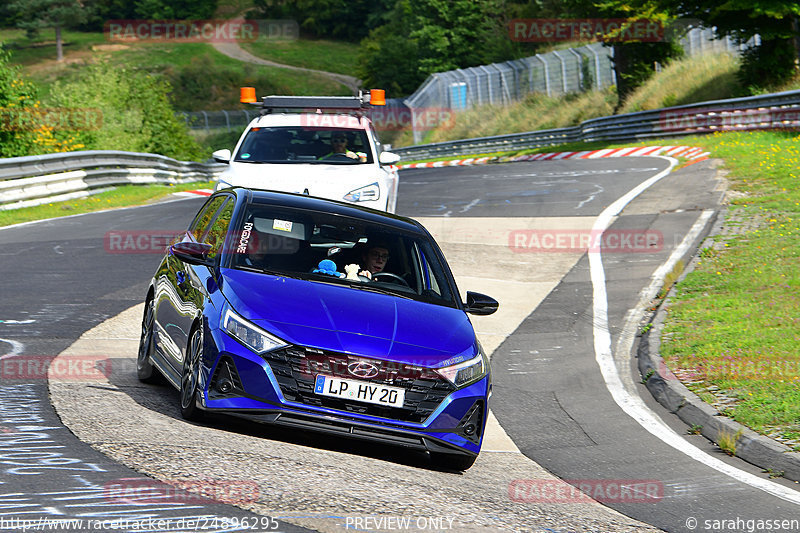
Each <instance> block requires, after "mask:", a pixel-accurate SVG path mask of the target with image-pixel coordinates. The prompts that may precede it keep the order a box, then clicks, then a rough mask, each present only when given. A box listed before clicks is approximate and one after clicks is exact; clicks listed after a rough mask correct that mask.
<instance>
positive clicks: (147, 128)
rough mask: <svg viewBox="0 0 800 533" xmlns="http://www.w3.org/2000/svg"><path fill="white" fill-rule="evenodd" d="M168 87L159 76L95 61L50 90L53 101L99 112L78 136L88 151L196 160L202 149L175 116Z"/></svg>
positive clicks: (65, 105)
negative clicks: (94, 123)
mask: <svg viewBox="0 0 800 533" xmlns="http://www.w3.org/2000/svg"><path fill="white" fill-rule="evenodd" d="M170 90H171V88H170V85H169V84H168V83H167V82H165V81H164V80H162V79H161V78H159V77H155V76H152V75H150V74H147V73H144V72H139V71H129V70H126V69H125V68H122V67H117V66H113V65H110V64H108V63H99V64H95V65H92V66H90V67H89V68H88V69H86V70H85V71H84V72H83V73H82V75H81V77H80V78H79V79H74V80H70V81H58V82H56V83H55V84H54V85H53V88H52V90H51V95H52V100H53V104H54V105H57V106H63V107H77V108H94V109H97V110H99V112H100V115H101V116H102V125H101V127H99V128H94V129H86V130H84V131H81V132H79V133H78V138H79V139H80V142H82V143H83V144H84V145H85V147H86V149H89V150H126V151H132V152H150V153H156V154H163V155H166V156H169V157H173V158H176V159H187V160H197V159H200V158H202V157H203V151H202V149H201V148H200V146H199V145H198V144H197V142H195V141H194V139H192V137H190V136H189V133H188V130H187V128H186V125H185V123H184V122H183V121H182V120H180V119H178V118H177V117H176V116H175V112H174V110H173V108H172V104H171V103H170V100H169V92H170Z"/></svg>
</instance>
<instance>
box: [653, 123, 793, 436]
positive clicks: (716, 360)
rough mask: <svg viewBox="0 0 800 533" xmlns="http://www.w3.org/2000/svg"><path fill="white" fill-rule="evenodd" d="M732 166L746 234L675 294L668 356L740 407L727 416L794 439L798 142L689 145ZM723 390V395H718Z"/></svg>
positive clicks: (721, 246) (743, 139)
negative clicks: (732, 399) (733, 400)
mask: <svg viewBox="0 0 800 533" xmlns="http://www.w3.org/2000/svg"><path fill="white" fill-rule="evenodd" d="M683 142H684V143H686V144H693V145H697V146H703V147H705V148H707V149H709V150H710V151H711V153H712V155H713V156H714V157H720V158H722V159H723V160H724V161H725V167H726V168H727V169H728V170H729V171H730V175H729V176H728V178H729V180H730V181H731V189H732V190H733V191H735V192H736V197H735V199H734V200H733V201H732V203H731V206H730V207H729V209H728V212H727V214H726V216H727V218H728V220H729V221H730V223H732V224H740V225H744V227H741V228H740V232H741V233H740V234H738V235H722V236H719V237H718V238H717V240H718V246H717V247H716V249H714V250H713V251H706V252H704V253H702V254H701V258H700V260H699V263H698V264H697V267H696V268H695V270H694V271H693V272H691V273H690V274H689V275H688V276H687V277H686V278H685V279H684V281H682V282H681V283H679V284H678V285H677V286H676V291H677V295H676V298H675V300H674V302H672V304H671V305H670V312H669V315H668V320H667V322H666V324H665V332H666V333H669V334H670V335H667V336H665V338H664V340H663V343H662V355H663V357H664V358H665V359H666V360H667V361H668V362H669V364H670V366H672V367H675V368H680V369H682V370H684V371H688V372H691V373H693V374H695V375H696V376H700V377H703V378H704V380H703V381H702V382H701V383H698V384H694V385H690V388H692V389H693V390H695V391H696V392H702V393H705V394H708V393H709V392H708V391H709V389H710V390H711V391H712V393H713V392H714V391H717V392H716V393H717V394H724V395H725V396H727V397H729V398H734V399H736V402H734V404H733V405H731V406H730V407H729V408H728V409H727V412H726V414H728V415H729V416H731V417H732V418H734V419H735V420H737V421H739V422H741V423H742V424H745V425H747V426H749V427H750V428H752V429H754V430H756V431H759V432H761V433H768V432H775V431H777V432H778V434H779V435H782V436H783V437H785V438H786V439H793V435H796V433H797V431H798V422H799V421H800V349H798V348H799V347H800V328H798V326H800V271H799V270H798V265H800V188H799V187H798V180H800V178H798V174H800V171H798V167H800V136H798V135H797V134H796V133H779V132H749V133H727V134H715V135H712V136H707V137H697V138H692V139H683ZM714 387H716V389H715V388H714Z"/></svg>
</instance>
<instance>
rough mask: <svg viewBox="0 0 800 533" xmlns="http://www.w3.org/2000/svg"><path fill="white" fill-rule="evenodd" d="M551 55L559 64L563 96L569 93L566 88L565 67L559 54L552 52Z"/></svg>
mask: <svg viewBox="0 0 800 533" xmlns="http://www.w3.org/2000/svg"><path fill="white" fill-rule="evenodd" d="M552 54H553V55H554V56H556V57H557V58H558V61H559V63H561V88H562V89H563V91H564V94H567V93H568V92H569V88H568V87H567V67H566V65H565V63H564V58H563V57H561V54H559V53H558V52H556V51H555V50H553V52H552Z"/></svg>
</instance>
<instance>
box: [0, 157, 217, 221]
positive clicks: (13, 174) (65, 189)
mask: <svg viewBox="0 0 800 533" xmlns="http://www.w3.org/2000/svg"><path fill="white" fill-rule="evenodd" d="M224 169H225V165H221V164H218V163H196V162H192V161H177V160H175V159H171V158H169V157H166V156H162V155H157V154H142V153H136V152H118V151H111V150H92V151H83V152H66V153H58V154H45V155H35V156H27V157H12V158H7V159H0V210H7V209H17V208H20V207H28V206H32V205H39V204H42V203H47V202H54V201H63V200H70V199H73V198H78V197H82V196H87V195H89V194H91V192H95V191H97V190H98V189H104V188H108V187H111V186H114V185H125V184H131V183H137V184H144V183H187V182H192V181H208V180H213V179H215V178H216V177H217V176H218V175H219V173H220V172H222V171H223V170H224Z"/></svg>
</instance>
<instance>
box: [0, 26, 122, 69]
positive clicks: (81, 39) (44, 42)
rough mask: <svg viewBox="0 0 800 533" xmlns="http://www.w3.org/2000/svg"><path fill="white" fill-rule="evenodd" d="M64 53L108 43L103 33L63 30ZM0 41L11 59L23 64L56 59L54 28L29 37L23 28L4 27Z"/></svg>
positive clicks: (87, 50)
mask: <svg viewBox="0 0 800 533" xmlns="http://www.w3.org/2000/svg"><path fill="white" fill-rule="evenodd" d="M61 39H62V43H63V48H64V55H65V56H67V55H69V54H77V53H88V52H91V51H92V47H93V46H97V45H103V44H108V41H106V39H105V37H104V36H103V34H102V33H86V32H79V31H70V30H62V32H61ZM0 41H2V43H3V46H4V47H5V48H7V49H8V50H9V51H10V52H11V60H12V62H14V63H17V64H20V65H23V66H32V65H35V64H38V63H41V62H45V61H55V60H56V35H55V30H53V29H52V28H48V29H43V30H42V31H41V32H39V37H38V38H36V39H29V38H28V37H26V35H25V32H24V31H23V30H18V29H11V28H2V29H0Z"/></svg>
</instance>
